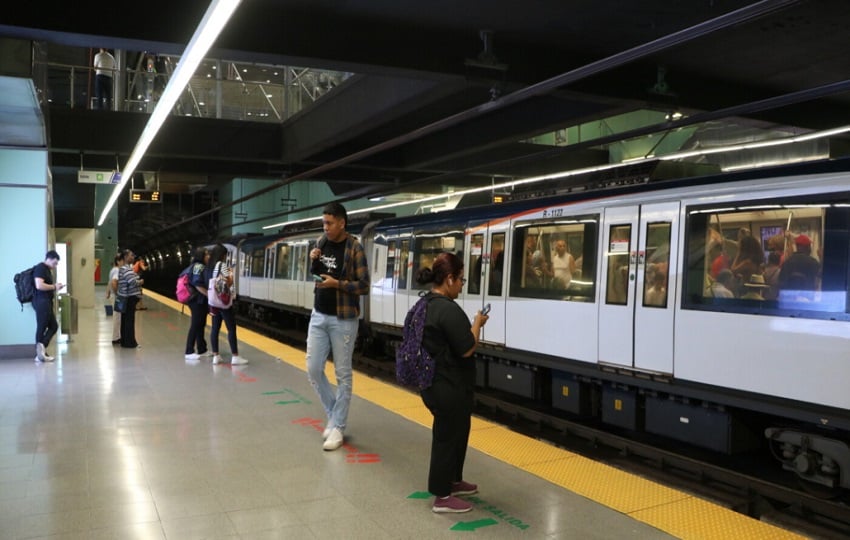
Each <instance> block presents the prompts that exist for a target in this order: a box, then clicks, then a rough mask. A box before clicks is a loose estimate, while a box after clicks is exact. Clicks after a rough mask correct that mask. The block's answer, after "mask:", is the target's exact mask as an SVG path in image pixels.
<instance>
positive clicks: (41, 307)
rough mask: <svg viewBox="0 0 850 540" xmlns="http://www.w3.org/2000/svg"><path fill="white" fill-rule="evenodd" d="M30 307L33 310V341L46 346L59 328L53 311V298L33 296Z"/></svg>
mask: <svg viewBox="0 0 850 540" xmlns="http://www.w3.org/2000/svg"><path fill="white" fill-rule="evenodd" d="M32 308H33V309H34V310H35V342H36V343H41V344H42V345H44V346H45V347H47V346H48V345H50V340H51V339H53V336H55V335H56V332H57V331H58V330H59V323H58V322H56V314H55V313H53V299H52V298H43V297H40V296H39V297H35V298H33V299H32Z"/></svg>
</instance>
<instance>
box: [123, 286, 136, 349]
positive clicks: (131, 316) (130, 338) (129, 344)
mask: <svg viewBox="0 0 850 540" xmlns="http://www.w3.org/2000/svg"><path fill="white" fill-rule="evenodd" d="M138 303H139V297H138V296H128V297H127V302H126V303H125V305H126V307H125V308H124V313H122V314H121V346H122V347H124V348H127V349H135V348H136V347H138V346H139V343H138V342H137V341H136V304H138Z"/></svg>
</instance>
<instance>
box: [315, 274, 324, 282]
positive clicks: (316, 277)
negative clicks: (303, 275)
mask: <svg viewBox="0 0 850 540" xmlns="http://www.w3.org/2000/svg"><path fill="white" fill-rule="evenodd" d="M324 280H325V278H323V277H322V276H317V275H316V274H313V281H324Z"/></svg>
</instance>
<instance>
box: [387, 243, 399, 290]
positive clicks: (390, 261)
mask: <svg viewBox="0 0 850 540" xmlns="http://www.w3.org/2000/svg"><path fill="white" fill-rule="evenodd" d="M395 247H396V241H395V240H390V243H389V244H387V269H386V273H385V274H384V279H385V280H386V282H385V285H384V288H390V289H392V288H393V274H394V273H395V262H396V261H395V259H396V255H395Z"/></svg>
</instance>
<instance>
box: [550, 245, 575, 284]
mask: <svg viewBox="0 0 850 540" xmlns="http://www.w3.org/2000/svg"><path fill="white" fill-rule="evenodd" d="M572 264H573V256H572V255H570V254H569V253H564V256H563V257H559V256H558V254H557V253H556V254H555V256H554V257H552V273H553V274H554V277H555V286H556V287H559V288H563V289H566V288H567V287H569V286H570V282H571V281H572V280H573V273H572V272H570V266H572Z"/></svg>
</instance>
